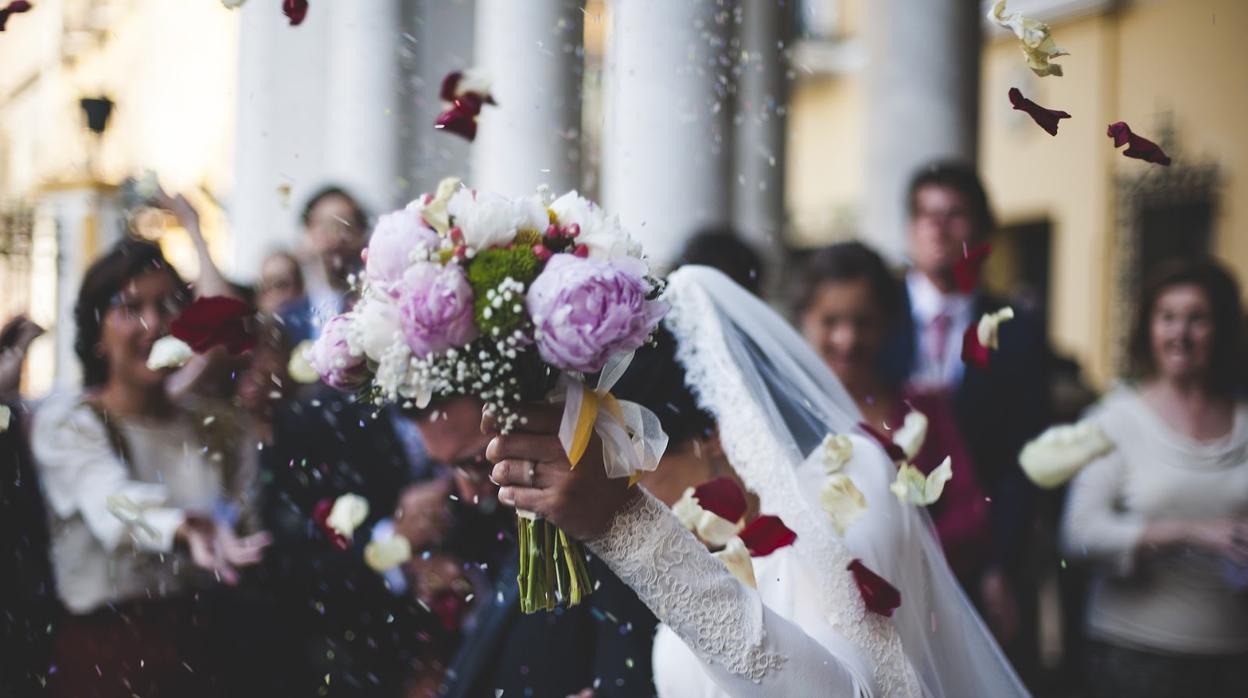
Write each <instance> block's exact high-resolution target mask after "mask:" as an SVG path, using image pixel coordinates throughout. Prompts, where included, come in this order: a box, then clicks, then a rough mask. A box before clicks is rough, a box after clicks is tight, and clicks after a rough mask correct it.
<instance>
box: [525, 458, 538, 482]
mask: <svg viewBox="0 0 1248 698" xmlns="http://www.w3.org/2000/svg"><path fill="white" fill-rule="evenodd" d="M527 463H528V465H529V471H528V472H529V487H537V461H527Z"/></svg>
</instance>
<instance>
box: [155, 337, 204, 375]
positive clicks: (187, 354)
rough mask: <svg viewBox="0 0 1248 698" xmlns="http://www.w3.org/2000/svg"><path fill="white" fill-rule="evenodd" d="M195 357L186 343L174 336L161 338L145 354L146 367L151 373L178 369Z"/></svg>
mask: <svg viewBox="0 0 1248 698" xmlns="http://www.w3.org/2000/svg"><path fill="white" fill-rule="evenodd" d="M192 356H195V352H194V351H192V350H191V347H190V345H189V344H187V343H186V342H183V341H182V340H180V339H178V338H177V337H174V336H166V337H161V338H160V339H158V340H156V341H155V342H154V343H153V344H152V350H151V351H150V352H148V354H147V367H148V368H149V369H151V370H153V371H159V370H160V369H162V368H180V367H182V366H185V365H186V362H188V361H190V360H191V357H192Z"/></svg>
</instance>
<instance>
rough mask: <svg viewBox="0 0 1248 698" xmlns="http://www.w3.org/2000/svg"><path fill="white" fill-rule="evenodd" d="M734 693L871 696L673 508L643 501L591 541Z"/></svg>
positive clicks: (646, 495) (643, 498)
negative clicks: (737, 574)
mask: <svg viewBox="0 0 1248 698" xmlns="http://www.w3.org/2000/svg"><path fill="white" fill-rule="evenodd" d="M587 545H588V546H589V548H590V549H591V550H592V551H593V552H594V554H595V555H597V556H598V557H599V558H600V559H602V560H603V561H604V562H605V563H606V564H607V565H608V566H609V567H610V568H611V570H612V571H613V572H615V574H616V575H617V576H618V577H619V578H620V579H622V580H623V581H624V583H625V584H627V585H628V586H630V587H632V589H633V591H635V592H636V593H637V595H638V596H639V597H640V598H641V600H642V601H643V602H644V603H645V604H646V606H648V607H649V608H650V610H651V611H652V612H654V614H655V616H657V617H658V619H659V621H660V622H662V623H664V624H666V625H667V626H668V627H669V628H671V629H672V630H673V631H674V632H675V633H676V634H677V635H678V636H679V637H680V639H681V640H682V641H683V642H684V643H685V644H686V645H688V646H689V647H690V648H691V649H692V650H693V651H694V653H696V654H697V655H698V657H699V658H700V659H701V660H702V662H703V664H704V666H705V668H706V670H707V672H708V673H709V674H710V675H711V677H712V678H713V679H714V681H715V682H716V683H717V684H718V685H719V686H720V688H721V689H723V690H724V691H725V692H727V693H728V694H730V695H733V696H746V697H749V698H753V697H754V696H771V695H803V694H804V693H808V692H809V690H810V688H811V687H812V686H819V687H820V692H821V693H824V694H825V695H842V696H853V695H862V694H866V693H867V691H866V690H861V689H862V687H863V686H864V685H865V684H864V682H863V681H862V679H861V677H860V676H857V675H856V674H855V672H852V671H851V670H850V669H849V668H848V667H847V665H846V664H845V662H844V661H843V660H842V659H841V658H839V657H836V656H834V655H832V654H831V653H830V652H829V651H828V650H827V649H826V648H825V647H823V646H822V645H820V644H819V643H818V642H817V641H815V640H814V639H813V638H811V637H810V636H809V635H807V634H806V633H804V632H803V631H802V630H801V629H800V628H799V627H798V626H797V625H795V624H794V623H792V622H790V621H788V620H786V619H784V618H782V617H781V616H779V615H778V614H776V613H775V612H773V611H772V610H771V609H769V608H767V607H766V606H765V605H764V604H763V603H762V601H761V600H760V599H759V596H758V593H757V592H755V591H754V590H753V589H750V588H748V587H745V586H743V585H742V584H741V583H740V582H738V581H737V579H736V578H735V577H733V576H732V574H731V573H730V572H729V571H728V569H727V568H726V567H725V566H724V565H723V564H722V563H721V562H719V560H716V559H715V558H714V557H713V556H712V555H711V554H710V553H709V552H708V551H707V549H706V547H705V546H704V545H702V543H700V542H699V541H698V540H697V539H696V538H694V536H693V534H691V533H690V532H689V531H687V530H686V529H685V528H684V527H683V526H682V525H681V524H680V522H679V520H678V519H677V518H676V517H675V515H673V514H672V513H671V512H670V511H669V510H668V509H667V507H665V506H663V504H662V503H661V502H659V501H658V500H657V499H655V498H654V496H653V495H651V494H649V493H647V492H645V491H644V490H642V491H641V495H640V496H639V497H637V498H636V499H635V500H634V501H633V502H632V503H630V504H629V505H628V506H627V507H626V508H625V509H624V510H622V511H621V512H620V513H619V514H618V515H617V516H616V517H615V520H614V521H613V522H612V525H611V528H610V529H609V530H608V531H607V533H606V534H604V535H603V536H602V537H601V538H598V539H597V540H594V541H590V542H588V543H587Z"/></svg>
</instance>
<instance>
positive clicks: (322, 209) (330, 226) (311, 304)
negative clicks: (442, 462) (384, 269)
mask: <svg viewBox="0 0 1248 698" xmlns="http://www.w3.org/2000/svg"><path fill="white" fill-rule="evenodd" d="M300 221H301V222H302V223H303V232H304V236H303V240H302V243H301V244H302V245H303V255H304V260H303V265H302V266H303V279H304V282H305V284H306V288H305V294H304V295H302V296H296V297H294V298H293V299H292V301H291V303H290V304H288V305H287V306H286V307H284V308H281V317H282V321H283V322H285V323H286V326H287V332H288V333H289V336H290V340H291V342H292V343H293V344H298V343H299V342H302V341H303V340H305V339H315V338H316V337H317V335H319V334H320V325H321V323H322V322H324V321H325V320H326V319H328V318H329V317H331V316H333V314H334V313H338V312H341V311H343V310H346V308H347V305H348V299H347V294H348V293H349V291H350V281H349V279H350V277H351V275H352V274H354V273H356V272H357V271H359V270H360V269H361V268H362V267H363V262H362V261H361V260H360V252H361V251H362V250H363V249H364V246H365V245H366V244H367V242H368V214H367V213H365V212H364V209H363V207H362V206H361V205H360V204H359V202H358V201H357V200H356V199H355V197H353V196H351V194H349V193H347V191H346V190H345V189H343V188H341V187H338V186H327V187H325V188H323V189H321V190H319V191H317V192H316V193H315V194H313V195H312V196H311V197H309V198H308V201H307V203H306V204H304V207H303V214H302V215H301V216H300Z"/></svg>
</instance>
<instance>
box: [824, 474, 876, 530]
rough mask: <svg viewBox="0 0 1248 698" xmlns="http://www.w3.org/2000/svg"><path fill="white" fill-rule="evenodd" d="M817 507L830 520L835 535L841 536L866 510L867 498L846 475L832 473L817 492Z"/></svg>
mask: <svg viewBox="0 0 1248 698" xmlns="http://www.w3.org/2000/svg"><path fill="white" fill-rule="evenodd" d="M819 505H820V507H822V508H823V510H824V511H825V512H827V514H828V516H829V517H831V518H832V526H833V527H834V528H835V529H836V533H837V535H841V536H843V535H845V530H846V529H848V528H849V527H850V526H851V525H853V523H854V522H855V521H857V520H858V517H860V516H862V514H863V513H864V512H865V511H866V510H867V498H866V497H864V496H863V495H862V490H859V489H858V486H857V485H855V484H854V481H853V480H851V479H850V478H849V476H848V475H846V474H844V473H833V474H832V475H829V476H828V479H827V480H825V481H824V483H823V487H822V488H820V490H819Z"/></svg>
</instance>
